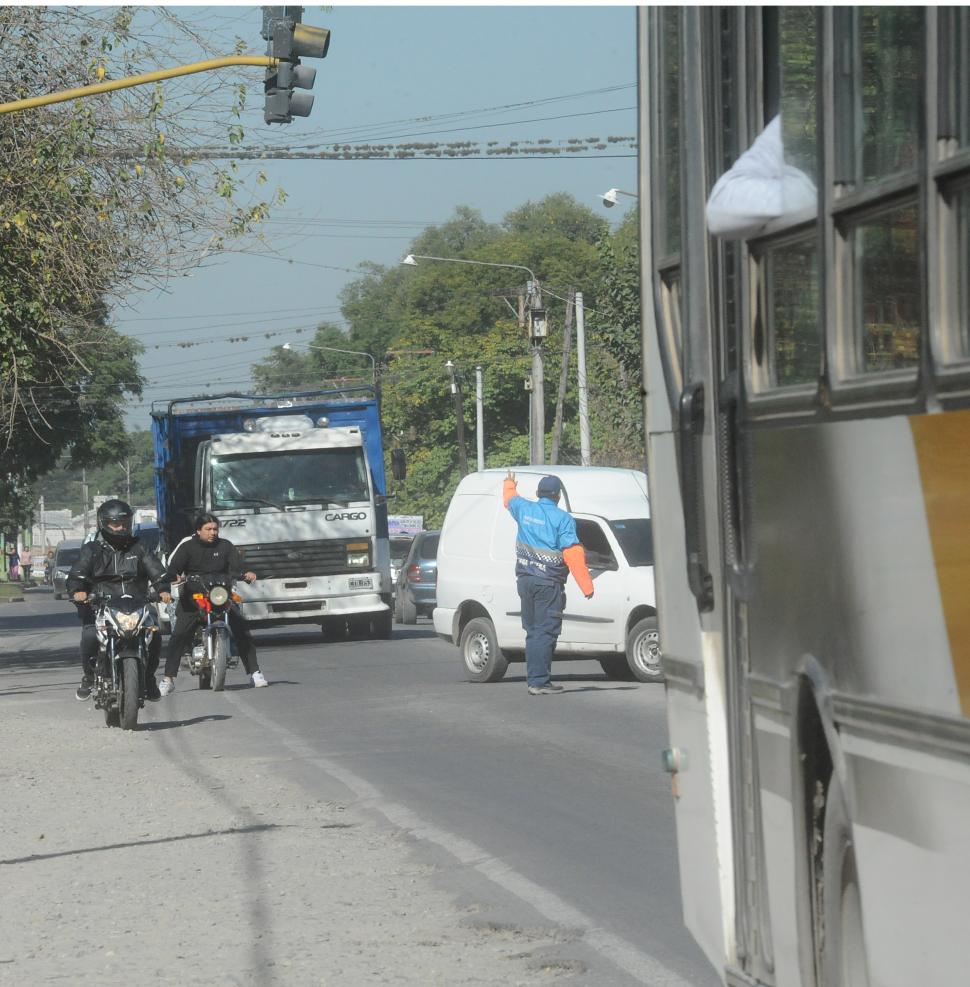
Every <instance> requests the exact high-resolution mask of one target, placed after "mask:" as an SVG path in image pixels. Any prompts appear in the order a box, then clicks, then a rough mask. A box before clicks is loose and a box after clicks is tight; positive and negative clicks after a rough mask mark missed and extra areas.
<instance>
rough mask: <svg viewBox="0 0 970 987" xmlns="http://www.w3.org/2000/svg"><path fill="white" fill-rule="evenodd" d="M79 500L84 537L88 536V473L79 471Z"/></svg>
mask: <svg viewBox="0 0 970 987" xmlns="http://www.w3.org/2000/svg"><path fill="white" fill-rule="evenodd" d="M81 498H82V500H83V502H84V537H85V538H86V537H87V534H88V471H87V470H86V469H82V470H81Z"/></svg>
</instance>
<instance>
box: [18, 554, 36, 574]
mask: <svg viewBox="0 0 970 987" xmlns="http://www.w3.org/2000/svg"><path fill="white" fill-rule="evenodd" d="M33 564H34V556H33V553H32V552H31V551H30V549H29V548H25V549H24V550H23V551H22V552H21V553H20V578H21V580H27V579H30V577H31V575H32V573H31V571H30V567H31V566H32V565H33Z"/></svg>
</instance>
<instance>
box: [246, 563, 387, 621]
mask: <svg viewBox="0 0 970 987" xmlns="http://www.w3.org/2000/svg"><path fill="white" fill-rule="evenodd" d="M368 577H369V582H370V587H369V588H367V587H365V586H364V582H365V581H368ZM380 585H381V579H380V576H379V574H378V573H365V574H362V575H361V576H346V575H340V576H316V577H310V578H307V579H265V580H258V581H257V582H255V583H253V584H252V585H250V586H246V585H244V584H239V583H237V585H236V592H237V593H239V595H240V596H241V597H242V598H243V601H242V603H240V604H239V612H240V613H241V614H242V615H243V617H245V618H246V620H247V621H249V622H250V623H252V624H261V623H297V622H300V623H317V624H319V623H321V622H322V621H323V620H324V618H326V617H351V616H354V615H357V614H377V613H381V612H384V611H387V610H389V609H390V607H389V606H388V604H387V602H385V598H384V597H382V595H381V593H380Z"/></svg>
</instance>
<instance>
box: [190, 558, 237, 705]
mask: <svg viewBox="0 0 970 987" xmlns="http://www.w3.org/2000/svg"><path fill="white" fill-rule="evenodd" d="M191 582H192V584H193V585H194V586H195V587H199V588H200V589H201V592H198V591H197V592H194V593H193V594H192V599H193V600H194V601H195V604H196V606H197V607H198V608H199V610H200V611H201V612H202V622H201V623H200V625H199V627H198V629H197V630H196V632H195V640H194V642H193V644H192V650H191V652H190V653H189V655H188V656H187V657H188V667H189V671H190V672H191V673H192V674H193V675H197V676H198V677H199V688H200V689H212V691H213V692H221V691H222V690H223V689H224V688H225V684H226V671H227V670H228V669H230V668H235V667H236V665H237V664H238V659H237V658H236V656H235V655H233V654H231V652H232V647H231V636H230V633H229V610H230V608H231V607H232V605H233V603H238V602H239V601H240V599H241V597H240V596H238V595H237V594H236V593H234V592H233V591H232V580H231V579H230V578H229V577H228V576H197V577H193V578H192V580H191Z"/></svg>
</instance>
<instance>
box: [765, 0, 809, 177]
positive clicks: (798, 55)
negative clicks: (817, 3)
mask: <svg viewBox="0 0 970 987" xmlns="http://www.w3.org/2000/svg"><path fill="white" fill-rule="evenodd" d="M775 10H777V15H778V64H779V71H780V75H781V81H780V89H781V92H780V104H781V105H780V110H781V135H782V146H783V147H784V150H785V163H786V164H790V165H793V166H794V167H795V168H798V170H799V171H801V172H803V173H804V174H805V175H807V176H808V177H809V178H810V179H811V180H812V181H813V182H815V181H817V178H818V174H817V172H818V148H817V146H816V144H817V122H816V121H817V109H818V99H817V92H818V83H817V79H816V65H817V58H818V25H817V16H818V15H817V12H816V10H815V8H814V7H778V8H775Z"/></svg>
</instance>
